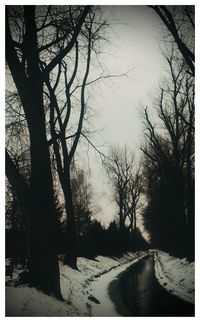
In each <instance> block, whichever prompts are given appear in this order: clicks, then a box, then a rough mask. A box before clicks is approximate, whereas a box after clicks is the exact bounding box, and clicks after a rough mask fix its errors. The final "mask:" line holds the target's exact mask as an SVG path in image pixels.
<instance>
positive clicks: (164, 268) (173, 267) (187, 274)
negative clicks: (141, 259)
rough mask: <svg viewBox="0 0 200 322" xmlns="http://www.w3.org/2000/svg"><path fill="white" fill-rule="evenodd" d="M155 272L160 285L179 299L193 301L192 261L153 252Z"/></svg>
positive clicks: (160, 252)
mask: <svg viewBox="0 0 200 322" xmlns="http://www.w3.org/2000/svg"><path fill="white" fill-rule="evenodd" d="M154 258H155V274H156V278H157V279H158V281H159V283H160V285H161V286H163V287H165V288H166V289H167V290H168V291H169V292H171V293H173V294H174V295H176V296H178V297H180V298H181V299H183V300H185V301H187V302H190V303H194V295H195V285H194V269H195V267H194V263H191V262H188V261H187V260H186V259H185V258H184V259H179V258H175V257H173V256H170V255H169V254H167V253H165V252H162V251H156V252H155V256H154Z"/></svg>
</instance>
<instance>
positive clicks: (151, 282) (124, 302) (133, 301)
mask: <svg viewBox="0 0 200 322" xmlns="http://www.w3.org/2000/svg"><path fill="white" fill-rule="evenodd" d="M109 293H110V297H111V299H112V301H113V302H114V303H115V306H116V309H117V312H118V313H119V314H120V315H122V316H194V305H193V304H190V303H188V302H185V301H183V300H181V299H180V298H178V297H176V296H175V295H173V294H171V293H169V292H168V291H166V290H165V289H164V288H163V287H161V286H160V284H159V283H158V281H157V279H156V277H155V275H154V258H153V256H147V257H145V258H143V259H142V260H140V261H139V262H138V263H137V264H135V265H132V266H131V267H130V268H128V269H127V270H126V272H124V273H121V274H119V276H118V278H117V279H116V280H114V281H113V282H112V283H111V284H110V286H109Z"/></svg>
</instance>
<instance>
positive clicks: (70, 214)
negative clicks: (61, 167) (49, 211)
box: [64, 167, 78, 269]
mask: <svg viewBox="0 0 200 322" xmlns="http://www.w3.org/2000/svg"><path fill="white" fill-rule="evenodd" d="M65 175H66V184H65V187H64V194H65V201H66V204H65V207H66V213H67V245H66V248H67V251H66V254H65V259H64V264H65V265H69V266H70V267H72V268H74V269H78V267H77V251H78V250H77V246H78V245H77V232H76V223H75V217H74V207H73V197H72V189H71V179H70V168H69V167H67V168H66V173H65Z"/></svg>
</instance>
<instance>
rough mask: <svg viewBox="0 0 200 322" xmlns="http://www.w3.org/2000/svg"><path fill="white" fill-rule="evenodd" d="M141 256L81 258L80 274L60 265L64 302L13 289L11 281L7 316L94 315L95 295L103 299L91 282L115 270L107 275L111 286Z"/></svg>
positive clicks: (30, 289)
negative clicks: (113, 280)
mask: <svg viewBox="0 0 200 322" xmlns="http://www.w3.org/2000/svg"><path fill="white" fill-rule="evenodd" d="M142 255H144V253H143V252H136V253H131V252H130V253H127V254H125V255H124V256H123V257H121V258H117V257H113V258H109V257H104V256H97V257H96V258H95V259H94V260H91V259H87V258H83V257H79V258H78V268H79V271H76V270H73V269H72V268H70V267H68V266H64V265H63V264H62V263H61V262H60V284H61V292H62V295H63V298H64V302H61V301H58V300H56V299H55V298H53V297H50V296H47V295H45V294H43V293H42V292H39V291H38V290H36V289H35V288H30V287H28V286H20V287H19V286H18V287H14V286H12V284H13V281H10V280H8V281H7V282H10V283H9V284H11V285H10V286H9V285H8V286H7V287H6V315H7V316H91V315H92V307H93V305H94V302H93V298H92V296H95V297H98V296H100V294H99V293H98V294H96V293H95V289H94V287H92V288H91V285H92V284H91V283H92V282H93V281H96V280H98V279H99V277H100V276H102V275H107V274H106V273H108V272H111V271H112V270H113V274H114V275H112V274H111V275H110V276H109V275H108V277H106V279H105V280H106V281H107V285H108V284H109V283H110V281H111V280H112V278H113V276H115V274H117V275H118V273H119V272H120V271H123V270H124V269H126V268H127V265H130V264H132V263H133V261H134V260H137V259H138V258H139V257H141V256H142ZM126 264H127V265H126ZM119 267H120V268H121V269H120V270H117V269H116V268H119ZM17 273H18V272H17V271H15V272H14V274H13V276H14V277H16V276H17ZM104 285H105V284H104ZM94 286H95V285H94ZM104 291H105V290H104ZM102 294H103V293H102ZM100 298H101V297H100ZM109 303H110V304H112V303H111V302H109Z"/></svg>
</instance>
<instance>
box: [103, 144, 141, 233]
mask: <svg viewBox="0 0 200 322" xmlns="http://www.w3.org/2000/svg"><path fill="white" fill-rule="evenodd" d="M106 170H107V173H108V176H109V178H110V180H111V183H112V186H113V190H114V198H115V202H116V203H117V205H118V207H119V226H120V229H121V230H122V231H123V230H125V226H126V221H127V220H128V221H129V229H130V230H134V228H135V226H136V210H137V206H138V202H139V198H140V194H141V176H140V173H139V172H140V170H139V169H138V170H136V165H135V162H134V156H133V154H132V153H130V152H128V151H127V148H124V149H121V150H120V149H117V148H114V147H113V148H111V151H110V155H109V157H108V158H107V161H106Z"/></svg>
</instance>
